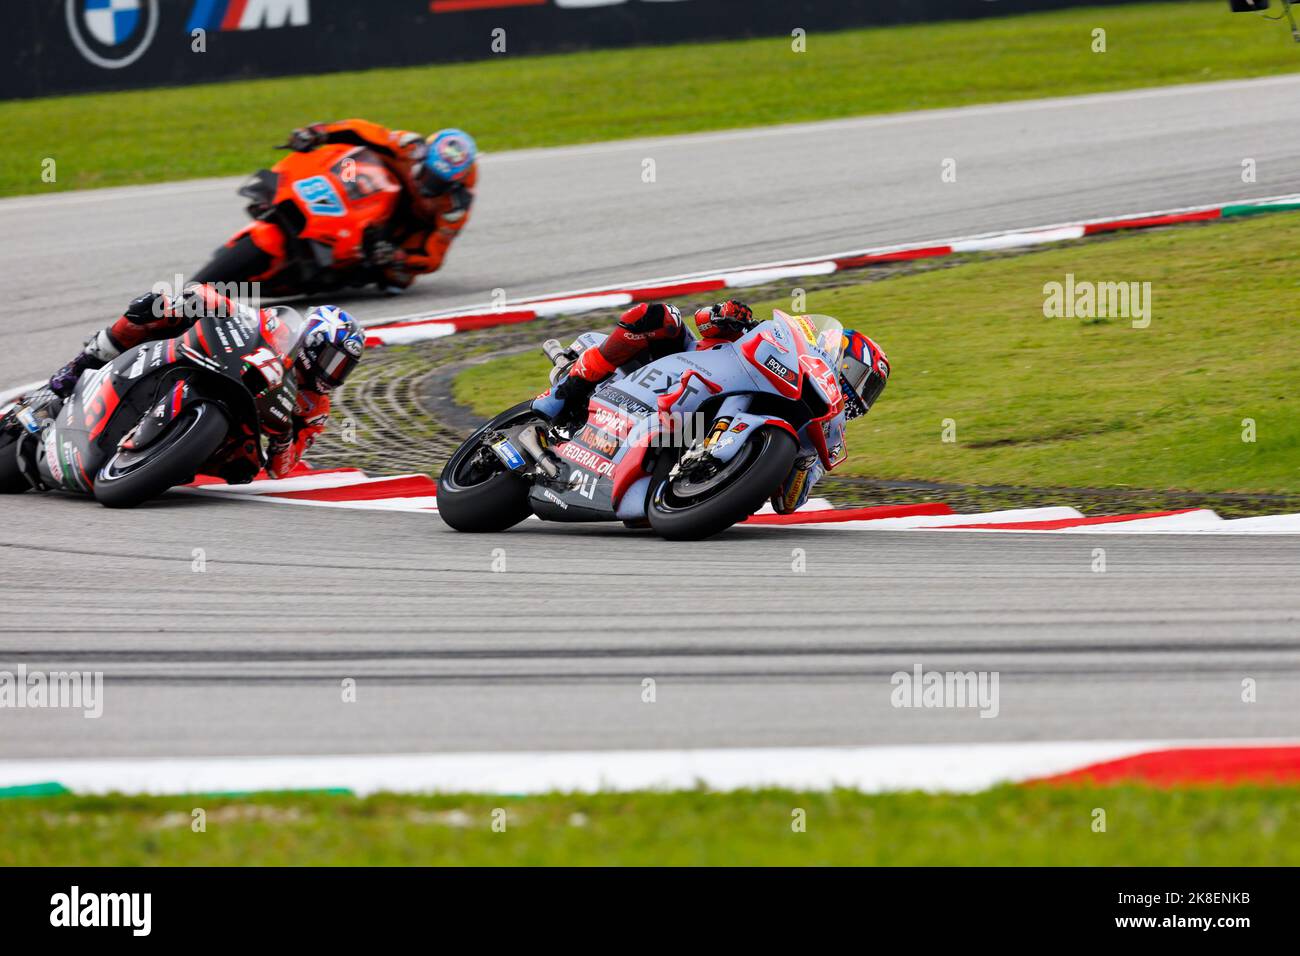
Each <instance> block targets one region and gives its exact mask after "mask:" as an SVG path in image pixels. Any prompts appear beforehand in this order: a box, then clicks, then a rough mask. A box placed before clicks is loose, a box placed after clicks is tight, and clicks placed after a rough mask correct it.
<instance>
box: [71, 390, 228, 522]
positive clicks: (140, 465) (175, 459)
mask: <svg viewBox="0 0 1300 956" xmlns="http://www.w3.org/2000/svg"><path fill="white" fill-rule="evenodd" d="M229 430H230V421H229V419H228V418H227V417H226V413H225V412H224V411H223V410H222V409H221V408H220V407H219V406H217V405H214V404H212V403H211V402H200V403H198V404H197V405H193V406H191V407H190V408H187V409H185V410H184V411H183V412H181V414H180V417H178V418H177V419H176V420H175V421H174V422H172V423H171V425H170V426H168V428H167V430H166V431H165V432H163V434H162V435H161V436H160V437H159V438H158V439H156V440H155V441H153V442H152V443H151V444H149V445H148V446H147V447H145V448H141V449H139V450H138V451H136V450H132V449H127V448H121V449H118V450H117V451H116V452H115V453H114V454H113V457H111V458H110V459H109V460H108V461H107V462H105V463H104V467H103V468H101V469H99V474H98V475H97V476H96V477H95V500H96V501H98V502H99V503H100V504H101V505H105V506H107V507H109V508H134V507H135V506H136V505H138V504H142V503H143V502H146V501H148V500H150V499H151V498H156V497H158V495H160V494H162V493H163V492H164V491H166V490H167V489H168V488H173V487H175V486H176V485H183V484H185V483H186V482H189V481H193V480H194V475H195V473H196V472H197V471H198V469H199V468H200V467H201V466H202V465H203V463H204V462H206V461H207V460H208V459H209V458H210V457H212V453H213V452H215V451H216V450H217V448H218V447H219V446H220V445H221V442H222V441H223V440H224V439H225V437H226V433H227V432H228V431H229Z"/></svg>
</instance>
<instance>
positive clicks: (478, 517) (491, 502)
mask: <svg viewBox="0 0 1300 956" xmlns="http://www.w3.org/2000/svg"><path fill="white" fill-rule="evenodd" d="M535 414H536V413H535V412H533V403H532V402H531V401H527V402H520V403H519V404H518V405H516V406H515V407H514V408H512V409H510V410H508V411H504V412H502V413H501V414H500V415H498V416H497V417H496V418H494V419H492V420H491V421H490V422H488V423H487V424H486V425H483V426H482V427H481V428H479V429H478V431H476V432H474V434H472V435H470V436H469V438H467V439H466V440H465V443H464V444H463V445H461V446H460V447H459V448H457V449H456V451H455V453H454V454H453V455H452V456H451V458H450V459H448V461H447V466H446V467H445V468H443V469H442V475H441V476H439V478H438V515H439V517H441V518H442V520H443V521H445V522H447V524H449V525H451V527H453V528H455V529H456V530H457V531H469V532H483V531H505V530H506V529H507V528H511V527H513V526H515V525H517V524H518V523H519V522H521V521H523V520H524V519H525V518H527V517H528V516H529V515H531V514H532V513H533V509H532V508H531V507H530V506H529V504H528V492H529V485H528V482H526V481H524V479H522V478H520V477H519V476H518V475H516V474H513V473H512V472H509V471H507V470H506V468H505V466H504V465H503V464H501V461H500V459H498V458H497V456H496V455H494V454H493V453H492V451H491V450H490V449H489V448H487V446H486V445H484V444H483V436H484V435H485V434H487V432H488V431H495V430H498V429H501V428H507V427H509V426H511V425H517V424H519V423H520V422H522V421H524V420H525V419H527V418H532V417H535Z"/></svg>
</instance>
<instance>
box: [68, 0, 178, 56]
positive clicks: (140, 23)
mask: <svg viewBox="0 0 1300 956" xmlns="http://www.w3.org/2000/svg"><path fill="white" fill-rule="evenodd" d="M65 5H66V9H67V19H68V33H69V35H70V36H71V37H72V42H73V44H74V45H75V46H76V48H77V52H79V53H80V54H81V55H82V56H83V57H85V58H86V59H87V60H88V61H90V62H91V63H93V64H94V65H95V66H99V67H103V68H104V69H108V70H113V69H119V68H121V67H124V66H130V65H131V64H132V63H134V62H135V61H136V60H138V59H140V57H142V56H144V54H145V53H146V52H147V51H148V49H149V45H150V43H151V42H152V41H153V39H154V35H155V34H156V33H157V32H158V0H65Z"/></svg>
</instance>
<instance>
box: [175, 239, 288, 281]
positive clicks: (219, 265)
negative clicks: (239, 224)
mask: <svg viewBox="0 0 1300 956" xmlns="http://www.w3.org/2000/svg"><path fill="white" fill-rule="evenodd" d="M269 268H271V257H270V256H269V255H267V254H266V253H265V252H263V251H262V250H261V249H259V248H258V247H257V244H256V243H254V242H253V240H252V238H251V237H250V236H240V237H239V238H238V239H236V240H235V242H234V244H233V245H229V246H222V247H221V248H220V249H218V250H217V251H216V252H215V253H214V254H213V256H212V258H211V259H210V260H209V261H208V263H207V265H205V266H204V267H203V268H202V269H200V270H199V271H198V272H197V273H195V275H194V281H195V282H247V281H248V280H249V279H251V278H252V277H253V276H256V275H261V274H262V273H263V272H265V271H266V270H267V269H269Z"/></svg>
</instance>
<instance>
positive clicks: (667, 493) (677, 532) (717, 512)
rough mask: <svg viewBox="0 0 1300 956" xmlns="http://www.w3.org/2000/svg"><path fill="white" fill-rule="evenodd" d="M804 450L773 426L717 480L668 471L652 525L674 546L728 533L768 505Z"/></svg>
mask: <svg viewBox="0 0 1300 956" xmlns="http://www.w3.org/2000/svg"><path fill="white" fill-rule="evenodd" d="M798 451H799V445H798V443H797V442H796V441H795V440H794V438H792V437H791V436H790V433H789V432H786V431H784V430H782V429H779V428H773V427H771V426H768V427H765V428H761V429H759V430H758V431H757V432H755V434H754V435H753V437H751V438H750V439H749V440H748V441H747V442H745V444H744V445H742V446H741V448H740V450H739V451H737V452H736V456H735V457H734V458H732V459H731V460H730V461H729V462H727V463H726V464H724V465H723V466H722V467H721V468H719V469H718V470H717V471H716V472H714V473H713V474H711V475H708V476H699V475H692V474H684V475H679V476H678V477H676V478H673V477H671V476H670V475H669V474H668V473H667V470H666V469H664V470H663V471H661V473H659V474H657V475H656V476H655V478H654V482H653V484H652V487H651V491H650V507H649V509H648V517H649V518H650V526H651V527H652V528H654V530H655V531H657V532H658V533H659V534H660V535H662V536H663V537H665V538H667V539H668V540H669V541H698V540H700V539H701V538H708V537H710V536H712V535H715V534H718V533H719V532H721V531H725V530H726V529H728V528H730V527H731V526H732V525H733V524H735V523H736V522H738V521H744V520H745V519H746V518H748V517H749V516H750V515H752V514H753V513H754V512H755V511H757V510H758V509H759V508H761V507H762V506H763V502H765V501H766V500H767V499H768V498H769V497H770V496H771V494H772V492H773V491H775V490H776V489H777V487H779V486H780V484H781V482H782V480H783V479H784V478H785V476H786V475H788V474H789V473H790V468H791V467H792V466H793V465H794V459H795V455H796V454H798Z"/></svg>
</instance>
